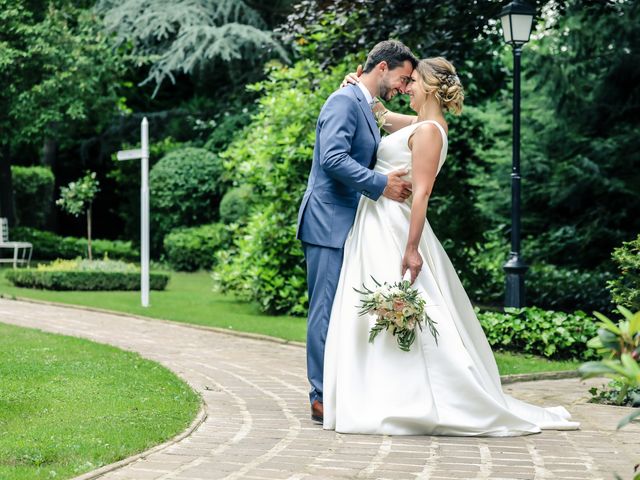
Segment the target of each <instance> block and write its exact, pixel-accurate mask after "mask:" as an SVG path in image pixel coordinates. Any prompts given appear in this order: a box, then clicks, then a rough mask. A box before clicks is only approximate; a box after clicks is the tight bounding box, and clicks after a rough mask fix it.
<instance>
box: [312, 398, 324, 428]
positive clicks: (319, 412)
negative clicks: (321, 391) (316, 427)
mask: <svg viewBox="0 0 640 480" xmlns="http://www.w3.org/2000/svg"><path fill="white" fill-rule="evenodd" d="M323 418H324V409H323V408H322V403H320V402H319V401H318V400H314V401H313V403H312V404H311V420H313V421H314V422H318V423H322V420H323Z"/></svg>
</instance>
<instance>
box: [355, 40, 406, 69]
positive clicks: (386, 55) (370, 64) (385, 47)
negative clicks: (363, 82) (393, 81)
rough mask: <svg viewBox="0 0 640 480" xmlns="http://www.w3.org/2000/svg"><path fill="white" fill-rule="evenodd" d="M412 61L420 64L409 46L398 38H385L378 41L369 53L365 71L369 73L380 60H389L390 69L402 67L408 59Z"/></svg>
mask: <svg viewBox="0 0 640 480" xmlns="http://www.w3.org/2000/svg"><path fill="white" fill-rule="evenodd" d="M407 60H408V61H410V62H411V66H413V68H416V67H417V66H418V59H417V58H416V57H415V56H414V55H413V53H411V50H409V47H407V46H406V45H405V44H404V43H402V42H399V41H397V40H385V41H383V42H380V43H378V44H377V45H376V46H375V47H373V48H372V49H371V51H370V52H369V55H367V61H366V63H365V64H364V70H363V72H364V73H369V72H370V71H371V70H373V68H374V67H375V66H376V65H378V64H379V63H380V62H387V65H388V66H389V70H393V69H394V68H398V67H401V66H402V65H403V64H404V62H406V61H407Z"/></svg>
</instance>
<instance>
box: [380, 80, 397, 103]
mask: <svg viewBox="0 0 640 480" xmlns="http://www.w3.org/2000/svg"><path fill="white" fill-rule="evenodd" d="M394 91H395V88H389V85H385V84H382V85H380V96H381V97H382V98H383V99H384V100H386V101H388V100H391V99H392V98H393V97H394Z"/></svg>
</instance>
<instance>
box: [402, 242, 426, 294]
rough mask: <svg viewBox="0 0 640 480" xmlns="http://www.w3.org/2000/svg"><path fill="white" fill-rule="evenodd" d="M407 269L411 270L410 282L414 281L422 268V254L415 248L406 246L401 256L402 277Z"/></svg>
mask: <svg viewBox="0 0 640 480" xmlns="http://www.w3.org/2000/svg"><path fill="white" fill-rule="evenodd" d="M407 270H409V271H410V272H411V284H412V285H413V282H415V281H416V278H417V277H418V274H419V273H420V270H422V256H421V255H420V252H418V249H417V248H412V247H409V246H407V249H406V250H405V252H404V257H402V277H403V278H404V274H405V273H406V272H407Z"/></svg>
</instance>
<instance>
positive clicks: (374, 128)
mask: <svg viewBox="0 0 640 480" xmlns="http://www.w3.org/2000/svg"><path fill="white" fill-rule="evenodd" d="M351 88H352V89H353V91H354V93H355V95H356V98H357V99H358V105H360V109H361V110H362V113H364V116H365V118H366V119H367V123H368V124H369V128H370V129H371V133H372V134H373V138H375V140H376V149H377V147H378V143H380V130H379V129H378V124H377V123H376V119H375V117H374V116H373V112H372V111H371V107H370V106H369V104H368V103H367V100H366V99H365V98H364V94H363V93H362V90H360V88H359V87H358V86H357V85H352V86H351Z"/></svg>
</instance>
